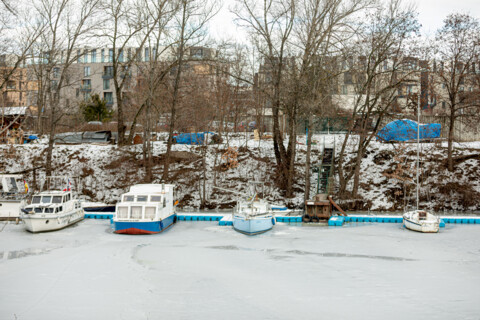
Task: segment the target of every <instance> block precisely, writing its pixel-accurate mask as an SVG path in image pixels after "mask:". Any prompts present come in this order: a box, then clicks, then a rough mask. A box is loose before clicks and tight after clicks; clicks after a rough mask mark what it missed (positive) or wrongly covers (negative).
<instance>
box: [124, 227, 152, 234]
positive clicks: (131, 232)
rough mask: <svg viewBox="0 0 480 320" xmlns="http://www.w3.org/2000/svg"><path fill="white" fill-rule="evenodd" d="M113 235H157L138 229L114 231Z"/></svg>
mask: <svg viewBox="0 0 480 320" xmlns="http://www.w3.org/2000/svg"><path fill="white" fill-rule="evenodd" d="M115 233H124V234H152V233H158V232H154V231H148V230H142V229H138V228H128V229H123V230H116V231H115Z"/></svg>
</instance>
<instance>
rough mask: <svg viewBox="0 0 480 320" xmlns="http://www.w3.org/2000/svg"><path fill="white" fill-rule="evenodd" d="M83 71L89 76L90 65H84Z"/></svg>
mask: <svg viewBox="0 0 480 320" xmlns="http://www.w3.org/2000/svg"><path fill="white" fill-rule="evenodd" d="M83 73H84V76H85V77H90V67H84V68H83Z"/></svg>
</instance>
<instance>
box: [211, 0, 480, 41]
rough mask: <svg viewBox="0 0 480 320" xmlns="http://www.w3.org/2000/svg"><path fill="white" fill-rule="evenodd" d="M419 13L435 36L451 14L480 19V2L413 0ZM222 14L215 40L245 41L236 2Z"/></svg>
mask: <svg viewBox="0 0 480 320" xmlns="http://www.w3.org/2000/svg"><path fill="white" fill-rule="evenodd" d="M412 2H413V3H415V4H416V6H417V11H418V12H419V17H418V19H419V21H420V23H421V24H422V26H423V27H422V33H424V34H425V35H427V34H433V33H434V32H435V30H436V29H438V28H440V27H441V26H442V24H443V20H444V19H445V17H446V16H447V15H448V14H449V13H454V12H460V13H469V14H470V15H472V16H474V17H476V18H477V19H480V0H416V1H415V0H412ZM223 3H224V4H223V7H222V9H221V10H220V12H219V13H218V14H217V15H216V16H215V17H214V18H213V20H212V21H211V23H210V33H211V35H212V37H213V38H215V39H237V40H238V41H242V40H243V39H245V37H246V36H245V33H244V31H243V30H240V29H237V27H236V26H235V24H234V22H233V19H234V18H235V16H234V15H233V14H232V13H231V12H230V11H229V7H231V6H233V4H234V3H235V1H234V0H224V1H223Z"/></svg>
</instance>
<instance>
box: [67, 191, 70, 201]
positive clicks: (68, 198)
mask: <svg viewBox="0 0 480 320" xmlns="http://www.w3.org/2000/svg"><path fill="white" fill-rule="evenodd" d="M69 200H70V193H69V194H67V201H69Z"/></svg>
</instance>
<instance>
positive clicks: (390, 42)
mask: <svg viewBox="0 0 480 320" xmlns="http://www.w3.org/2000/svg"><path fill="white" fill-rule="evenodd" d="M385 6H386V7H383V6H380V7H378V8H377V9H375V10H374V12H373V13H372V14H371V15H370V18H369V19H368V21H367V22H366V24H365V28H364V30H363V31H362V32H361V33H358V35H357V37H358V38H357V40H356V41H355V43H354V47H353V48H354V50H352V51H350V52H348V53H347V54H346V56H345V58H344V59H345V61H344V65H345V69H344V70H345V72H344V74H343V78H344V83H345V84H346V85H348V84H351V87H353V90H354V94H353V110H351V122H350V126H349V128H348V132H347V134H346V135H345V139H344V141H343V144H342V147H341V150H340V153H339V159H338V176H339V182H340V194H341V195H343V196H346V190H347V186H348V183H349V181H350V179H351V178H353V188H352V192H351V195H352V196H353V198H356V197H357V194H358V187H359V182H360V173H361V171H360V168H361V163H362V159H363V157H364V155H365V152H366V150H367V148H368V146H369V144H370V142H371V141H372V139H373V138H374V137H375V136H376V133H377V131H378V129H379V126H380V124H381V123H382V120H383V117H384V116H385V114H386V113H387V112H388V111H389V110H390V109H391V108H392V106H393V105H394V104H395V103H396V100H397V96H398V88H400V87H401V86H402V84H403V83H404V82H405V81H409V80H410V79H412V78H413V77H415V76H416V75H417V74H418V71H417V69H416V68H417V66H414V67H412V66H411V60H410V59H408V56H409V54H408V52H407V51H406V49H405V48H407V47H408V46H407V44H408V41H409V40H410V39H411V37H412V35H414V34H415V32H416V31H417V30H418V27H419V26H418V23H417V21H416V19H415V13H414V11H413V9H412V8H411V7H409V6H407V7H404V6H403V5H402V3H401V1H400V0H391V1H390V2H389V3H387V4H386V5H385ZM414 61H417V60H414ZM354 134H357V135H358V136H357V137H356V138H357V139H358V140H355V144H356V148H355V154H354V158H353V159H352V160H351V161H352V162H347V157H346V152H345V151H346V147H347V145H348V144H349V141H350V139H351V138H352V137H353V135H354Z"/></svg>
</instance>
